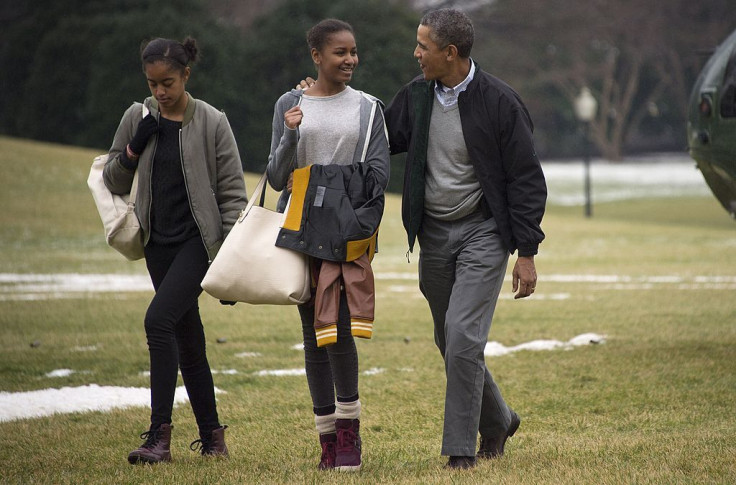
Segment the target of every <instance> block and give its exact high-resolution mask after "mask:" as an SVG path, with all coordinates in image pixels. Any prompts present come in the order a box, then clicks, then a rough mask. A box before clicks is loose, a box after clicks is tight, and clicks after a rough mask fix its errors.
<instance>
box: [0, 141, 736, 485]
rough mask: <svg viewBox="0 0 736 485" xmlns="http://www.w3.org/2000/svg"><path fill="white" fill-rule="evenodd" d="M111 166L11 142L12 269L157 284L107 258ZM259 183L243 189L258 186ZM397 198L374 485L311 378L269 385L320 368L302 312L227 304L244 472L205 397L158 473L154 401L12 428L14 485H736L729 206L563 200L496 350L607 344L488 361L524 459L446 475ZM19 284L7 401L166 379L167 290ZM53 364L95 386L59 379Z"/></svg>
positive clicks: (385, 259) (223, 318) (436, 388)
mask: <svg viewBox="0 0 736 485" xmlns="http://www.w3.org/2000/svg"><path fill="white" fill-rule="evenodd" d="M94 155H96V152H95V151H93V150H89V149H80V148H72V147H64V146H58V145H51V144H43V143H37V142H26V141H21V140H16V139H10V138H3V137H0V173H2V179H3V181H4V184H3V189H2V190H0V206H2V208H3V211H2V216H0V217H1V220H0V254H2V258H0V274H15V273H21V274H26V273H41V274H52V273H119V274H131V273H132V274H138V275H145V274H146V272H145V265H144V263H143V262H140V261H139V262H135V263H129V262H126V261H125V260H124V259H123V258H122V256H119V255H118V254H117V253H115V252H114V251H113V250H111V249H109V248H107V247H106V246H105V243H104V238H103V235H102V225H101V223H100V222H99V220H98V217H97V213H96V211H95V208H94V204H93V202H92V198H91V195H90V194H89V191H88V190H87V187H86V177H87V173H88V170H89V166H90V164H91V162H92V158H93V157H94ZM257 177H258V175H257V174H247V175H246V183H247V186H248V189H249V190H252V189H253V187H254V185H255V181H256V180H257ZM399 206H400V201H399V199H398V197H396V196H390V197H389V198H388V201H387V212H386V216H385V218H384V223H383V225H382V229H381V236H380V249H381V252H380V254H379V255H378V256H377V257H376V260H375V265H374V267H375V271H376V273H377V275H380V278H379V279H377V291H378V298H377V314H376V327H375V333H374V338H373V339H372V340H369V341H363V340H361V341H359V342H358V346H359V352H360V359H361V361H360V365H361V371H367V370H370V369H378V372H370V373H368V374H364V375H361V383H360V394H361V401H362V403H363V415H362V418H361V424H362V431H361V434H362V437H363V443H364V448H363V449H364V454H363V457H364V465H363V469H362V471H361V472H360V473H358V474H353V475H346V474H338V473H325V472H318V471H317V470H316V464H317V461H318V453H319V445H318V442H317V437H316V434H315V431H314V424H313V417H312V413H311V402H310V399H309V393H308V390H307V385H306V379H305V378H304V377H303V376H296V377H273V376H272V377H261V376H257V375H255V374H256V372H257V371H259V370H265V369H298V368H301V367H302V366H303V354H302V353H301V352H300V351H298V350H294V349H292V346H293V345H294V344H298V343H299V342H300V341H301V330H300V328H299V320H298V317H297V313H296V309H295V308H291V307H265V306H258V307H256V306H248V305H244V304H238V305H236V306H234V307H223V306H221V305H220V304H219V303H217V302H216V301H215V300H213V299H212V298H210V297H208V296H206V295H204V296H203V297H202V298H201V300H200V303H201V307H202V315H203V320H204V321H205V327H206V331H207V336H208V343H209V345H208V353H209V360H210V364H211V366H212V368H213V369H214V370H215V371H229V370H235V371H236V373H218V374H215V376H214V377H215V385H216V387H217V388H218V389H220V390H221V391H223V392H222V393H220V394H219V395H218V402H219V411H220V417H221V420H222V422H223V423H226V424H228V425H229V426H230V428H229V429H228V432H227V442H228V446H229V448H230V452H231V457H230V459H228V460H204V459H202V457H200V456H199V455H198V454H196V453H193V452H191V451H190V450H189V449H188V444H189V442H190V441H192V440H194V439H195V438H197V436H196V434H197V433H196V427H195V424H194V419H193V416H192V413H191V410H190V408H189V406H188V405H181V406H178V407H177V408H176V410H175V414H174V425H175V429H174V434H173V443H172V446H173V448H172V453H173V456H174V462H172V463H170V464H164V465H157V466H142V467H141V466H136V467H134V466H130V465H128V463H127V461H126V456H127V453H128V452H129V451H130V450H132V449H133V448H135V447H137V446H138V445H139V444H140V442H141V441H140V440H139V439H138V434H139V433H141V432H142V431H144V430H145V429H146V428H147V419H148V410H147V409H146V408H145V407H137V408H127V409H124V410H116V411H112V412H90V413H74V414H59V415H55V416H52V417H43V418H36V419H26V420H18V421H8V422H3V423H0V435H1V436H2V438H0V440H1V443H2V444H0V460H1V461H2V463H3V466H2V467H0V483H69V484H72V483H73V484H77V483H131V484H134V483H135V484H138V483H154V484H156V483H160V484H168V483H198V484H199V483H233V484H235V483H317V482H320V483H321V482H324V483H499V484H540V483H545V484H546V483H549V484H562V483H565V484H567V483H573V484H593V483H595V484H598V483H603V484H619V483H662V484H672V483H681V484H691V483H703V484H705V483H708V484H710V483H723V484H726V483H734V482H736V461H735V458H736V418H735V417H734V402H735V401H736V299H735V298H734V294H735V291H736V251H735V250H734V249H735V248H736V223H735V222H734V221H733V220H731V219H730V218H729V217H728V215H727V214H726V212H725V211H724V210H723V209H722V208H721V207H720V205H719V204H718V203H717V201H716V200H715V198H713V197H700V198H672V199H651V200H631V201H624V202H616V203H608V204H598V205H596V206H595V208H594V211H595V212H594V217H593V218H591V219H585V218H583V217H582V209H581V208H579V207H559V206H550V207H549V208H548V213H547V215H546V217H545V220H544V223H543V228H544V230H545V232H546V234H547V240H546V241H545V242H544V243H543V244H542V246H541V249H540V254H539V256H538V257H537V260H536V262H537V270H538V273H539V279H540V281H539V283H538V286H537V292H536V293H535V295H534V296H533V297H532V298H529V299H526V300H517V301H515V300H513V299H512V298H510V296H511V283H510V282H508V283H507V286H506V288H505V289H504V292H503V294H502V298H501V299H500V301H499V304H498V308H497V312H496V319H495V321H494V325H493V329H492V330H491V336H490V339H491V340H495V341H498V342H500V343H502V344H504V345H506V346H512V345H518V344H521V343H525V342H529V341H532V340H537V339H556V340H562V341H566V340H569V339H570V338H572V337H574V336H576V335H579V334H582V333H586V332H595V333H598V334H602V335H605V336H606V341H605V343H604V344H602V345H590V346H583V347H576V348H574V349H572V350H554V351H539V352H533V351H521V352H516V353H513V354H510V355H506V356H501V357H488V358H487V362H488V365H489V367H490V369H491V371H492V372H493V374H494V377H495V378H496V380H497V381H498V383H499V385H500V387H501V389H502V390H503V392H504V395H505V397H506V399H507V400H508V402H509V403H510V404H511V405H512V406H513V407H514V408H515V409H516V410H517V412H518V413H519V414H520V415H521V417H522V424H521V427H520V429H519V431H518V432H517V434H516V435H515V436H514V437H513V438H512V439H511V440H509V442H508V444H507V448H506V451H507V453H506V456H504V457H503V458H502V459H499V460H495V461H485V462H482V463H481V464H480V465H479V466H478V467H476V468H475V469H473V470H471V471H465V472H450V471H447V470H444V469H443V465H444V463H445V461H446V460H445V459H444V458H442V457H440V455H439V451H440V442H441V430H442V411H443V395H444V372H443V364H442V361H441V359H440V357H439V353H438V352H437V350H436V348H435V347H434V343H433V339H432V333H431V321H430V315H429V311H428V309H427V306H426V303H425V302H424V300H423V299H422V297H421V295H420V294H419V292H418V290H417V282H416V279H415V274H416V262H417V259H418V253H415V254H414V255H411V258H410V262H408V263H407V257H406V250H407V248H406V243H405V238H404V233H403V231H402V229H401V224H400V217H399ZM511 263H512V264H513V259H512V260H511ZM512 264H510V265H509V271H510V268H511V266H512ZM11 287H12V285H11V284H9V283H3V282H2V281H1V280H0V291H1V292H0V332H1V333H0V335H1V337H2V338H0V355H2V358H1V359H0V391H5V392H20V391H33V390H41V389H47V388H61V387H64V386H72V387H75V386H83V385H87V384H98V385H100V386H103V385H104V386H130V387H146V386H147V378H146V377H145V376H143V375H141V373H142V372H143V371H145V370H147V366H148V356H147V350H146V345H145V337H144V333H143V325H142V318H143V314H144V312H145V308H146V306H147V303H148V301H149V299H150V297H151V293H150V291H142V292H121V293H117V294H115V293H89V294H84V293H82V294H80V295H78V296H76V297H69V295H65V297H64V298H47V299H35V300H31V299H27V300H19V299H16V298H13V291H12V288H11ZM218 339H220V340H221V341H222V343H218V342H217V340H218ZM32 342H36V344H37V345H36V346H31V345H30V344H31V343H32ZM39 344H40V345H39ZM80 348H81V349H88V350H86V351H84V350H80ZM89 349H91V350H89ZM243 352H253V353H257V355H255V356H251V357H243V356H239V355H238V354H241V353H243ZM55 369H73V370H75V371H77V373H74V374H72V375H70V376H68V377H56V378H51V377H47V376H46V373H48V372H50V371H52V370H55ZM0 398H1V396H0ZM0 402H1V401H0ZM0 412H2V407H0Z"/></svg>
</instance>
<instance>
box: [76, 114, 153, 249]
mask: <svg viewBox="0 0 736 485" xmlns="http://www.w3.org/2000/svg"><path fill="white" fill-rule="evenodd" d="M146 115H148V108H146V106H145V105H142V108H141V116H142V118H145V117H146ZM107 159H108V154H107V153H105V154H103V155H100V156H98V157H95V159H94V161H93V162H92V168H91V169H90V171H89V177H87V186H88V187H89V189H90V190H91V191H92V198H94V200H95V205H96V206H97V212H99V214H100V219H102V225H103V226H104V227H105V239H106V240H107V244H108V245H109V246H110V247H112V248H113V249H115V250H116V251H118V252H119V253H120V254H122V255H123V256H125V257H126V258H128V259H129V260H131V261H135V260H137V259H141V258H142V257H143V229H141V223H140V221H139V220H138V216H136V215H135V195H136V192H137V191H138V170H136V171H135V175H134V176H133V185H131V187H130V194H125V195H116V194H113V193H112V192H110V191H109V190H108V188H107V187H106V186H105V182H104V181H103V180H102V171H103V169H104V168H105V163H107Z"/></svg>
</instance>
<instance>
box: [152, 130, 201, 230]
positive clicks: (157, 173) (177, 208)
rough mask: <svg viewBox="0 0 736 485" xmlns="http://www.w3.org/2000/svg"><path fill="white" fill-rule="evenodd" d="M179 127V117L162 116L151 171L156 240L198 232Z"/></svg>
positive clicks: (153, 224)
mask: <svg viewBox="0 0 736 485" xmlns="http://www.w3.org/2000/svg"><path fill="white" fill-rule="evenodd" d="M180 130H181V122H180V121H171V120H167V119H166V118H164V117H163V116H162V117H161V118H160V120H159V131H158V142H157V143H156V153H155V154H154V156H153V171H152V174H151V241H153V242H154V243H157V244H177V243H181V242H184V241H186V240H187V239H189V238H191V237H194V236H197V235H198V234H199V230H198V228H197V223H196V222H195V221H194V216H192V210H191V208H190V207H189V197H188V196H187V187H186V182H185V180H184V169H183V167H182V163H181V151H180V149H179V132H180Z"/></svg>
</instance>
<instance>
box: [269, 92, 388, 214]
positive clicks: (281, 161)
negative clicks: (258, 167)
mask: <svg viewBox="0 0 736 485" xmlns="http://www.w3.org/2000/svg"><path fill="white" fill-rule="evenodd" d="M358 92H359V93H361V100H360V125H359V126H360V133H359V136H358V141H357V144H356V147H355V150H354V153H353V154H352V159H351V160H350V161H349V163H353V164H356V163H360V161H361V159H362V156H363V150H364V148H366V147H365V140H366V134H367V133H368V124H369V121H370V118H371V112H373V113H374V115H373V124H372V126H371V132H370V139H369V140H368V146H367V150H366V152H365V163H367V164H368V165H369V166H370V167H371V169H372V172H373V174H374V176H375V177H376V182H377V183H378V185H380V186H381V187H383V188H384V189H385V188H386V186H387V185H388V176H389V163H390V155H389V149H388V136H387V134H386V125H385V123H384V120H383V104H382V103H381V102H380V101H379V100H378V99H377V98H375V97H373V96H371V95H369V94H366V93H362V92H360V91H358ZM301 96H302V91H301V90H298V89H294V90H291V91H289V92H287V93H284V94H283V95H282V96H281V97H280V98H279V99H278V101H276V106H275V107H274V113H273V126H272V135H271V153H270V154H269V156H268V166H267V167H266V171H267V173H268V182H269V183H270V184H271V186H272V187H273V188H274V189H275V190H284V188H285V187H286V183H287V181H288V179H289V174H290V173H291V172H293V171H294V169H295V168H298V166H297V147H298V143H299V136H300V132H299V129H298V128H297V129H296V130H290V129H288V128H286V125H285V124H284V113H285V112H286V111H288V110H289V109H291V108H293V107H294V106H296V105H297V104H298V103H299V100H300V98H301ZM374 106H375V110H374ZM305 117H306V112H305ZM282 197H283V196H282ZM282 202H284V200H282ZM280 205H283V204H280Z"/></svg>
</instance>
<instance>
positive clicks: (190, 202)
mask: <svg viewBox="0 0 736 485" xmlns="http://www.w3.org/2000/svg"><path fill="white" fill-rule="evenodd" d="M181 132H182V130H181V128H179V159H180V160H181V173H182V175H183V176H184V188H186V191H187V200H188V201H189V211H190V212H191V213H192V219H194V223H195V224H196V225H197V230H198V231H199V237H200V238H201V239H202V244H203V245H204V250H205V251H206V252H207V264H212V258H211V257H210V251H209V249H208V248H207V243H206V242H205V240H204V234H202V228H201V227H200V225H199V221H197V215H196V214H195V213H194V208H193V207H192V196H191V195H190V194H189V183H188V182H187V171H186V170H184V152H183V151H182V149H181V145H182V142H181Z"/></svg>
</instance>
